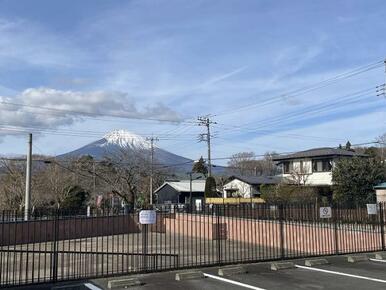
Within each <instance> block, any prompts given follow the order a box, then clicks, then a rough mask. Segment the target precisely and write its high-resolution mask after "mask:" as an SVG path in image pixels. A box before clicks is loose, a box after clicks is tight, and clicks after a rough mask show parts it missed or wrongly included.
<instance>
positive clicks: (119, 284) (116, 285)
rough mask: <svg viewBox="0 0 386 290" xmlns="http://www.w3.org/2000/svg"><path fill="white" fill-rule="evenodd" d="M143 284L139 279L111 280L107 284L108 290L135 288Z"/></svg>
mask: <svg viewBox="0 0 386 290" xmlns="http://www.w3.org/2000/svg"><path fill="white" fill-rule="evenodd" d="M142 284H143V283H142V282H141V281H139V280H138V279H137V278H128V279H120V280H110V281H108V282H107V288H108V289H121V288H129V287H134V286H141V285H142Z"/></svg>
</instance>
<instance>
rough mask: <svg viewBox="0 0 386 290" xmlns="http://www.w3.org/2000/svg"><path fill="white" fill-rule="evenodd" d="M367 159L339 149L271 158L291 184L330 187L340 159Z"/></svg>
mask: <svg viewBox="0 0 386 290" xmlns="http://www.w3.org/2000/svg"><path fill="white" fill-rule="evenodd" d="M353 157H363V158H365V157H368V156H367V155H365V154H359V153H356V152H354V151H351V150H345V149H340V148H330V147H324V148H314V149H309V150H305V151H300V152H296V153H292V154H287V155H279V156H276V157H274V158H273V161H275V162H277V165H278V166H280V168H281V174H280V176H281V177H282V178H286V179H287V180H289V181H290V182H291V183H294V184H298V185H310V186H330V185H332V170H333V168H334V166H335V164H336V162H337V161H338V160H340V159H342V158H353Z"/></svg>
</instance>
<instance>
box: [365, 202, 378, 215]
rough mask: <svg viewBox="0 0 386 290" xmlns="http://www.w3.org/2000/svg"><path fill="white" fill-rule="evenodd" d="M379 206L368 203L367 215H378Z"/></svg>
mask: <svg viewBox="0 0 386 290" xmlns="http://www.w3.org/2000/svg"><path fill="white" fill-rule="evenodd" d="M377 212H378V210H377V204H376V203H368V204H367V214H377Z"/></svg>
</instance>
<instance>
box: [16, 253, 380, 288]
mask: <svg viewBox="0 0 386 290" xmlns="http://www.w3.org/2000/svg"><path fill="white" fill-rule="evenodd" d="M365 256H367V257H368V258H369V259H368V260H365V261H357V262H353V263H350V262H348V256H329V257H323V259H325V260H327V261H328V264H326V265H317V266H305V261H306V260H310V259H299V260H291V261H284V262H290V263H293V265H292V267H293V268H287V269H280V270H277V271H273V270H271V263H270V262H266V263H257V264H244V265H233V266H224V267H210V268H200V269H191V270H183V271H181V270H179V271H173V272H160V273H153V274H142V275H132V276H123V277H115V278H104V279H95V280H90V281H85V282H87V283H88V284H87V285H88V287H85V288H82V289H94V290H98V289H103V290H105V289H109V288H108V283H109V281H110V283H111V281H113V282H114V281H117V280H126V281H127V279H133V278H135V280H136V282H138V281H139V282H140V284H141V285H131V286H129V287H128V288H129V289H133V290H142V289H143V290H144V289H185V290H186V289H199V290H203V289H221V290H226V289H256V290H259V289H267V290H268V289H280V290H282V289H350V290H352V289H385V287H386V263H385V261H386V260H376V259H375V255H374V254H373V253H372V254H367V255H359V256H358V255H354V257H358V258H359V260H362V259H363V258H364V257H365ZM315 259H321V258H315ZM315 259H311V260H315ZM282 262H283V261H282ZM284 265H285V266H288V264H284ZM224 268H225V269H230V268H232V269H233V270H235V269H236V272H235V273H228V275H224V276H220V275H219V269H224ZM237 269H241V270H243V271H246V273H237ZM186 272H194V273H195V274H193V276H192V277H189V276H188V277H185V278H182V279H181V281H176V279H175V278H176V274H181V273H186ZM231 272H232V271H231ZM197 273H198V276H197V275H196V274H197ZM201 274H202V275H203V276H204V277H202V276H200V275H201ZM195 275H196V277H195ZM54 286H58V285H54ZM51 287H52V285H45V286H40V287H39V286H35V287H28V289H32V288H33V289H51ZM18 289H23V288H18ZM24 289H26V288H24ZM24 289H23V290H24ZM62 289H66V288H62ZM68 289H70V288H68ZM71 289H74V288H71ZM79 289H81V288H79ZM113 289H127V288H124V286H122V287H121V288H119V287H116V288H113Z"/></svg>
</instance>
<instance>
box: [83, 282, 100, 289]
mask: <svg viewBox="0 0 386 290" xmlns="http://www.w3.org/2000/svg"><path fill="white" fill-rule="evenodd" d="M84 286H86V287H87V288H88V289H91V290H102V289H101V288H99V287H97V286H95V285H93V284H91V283H85V284H84Z"/></svg>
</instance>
